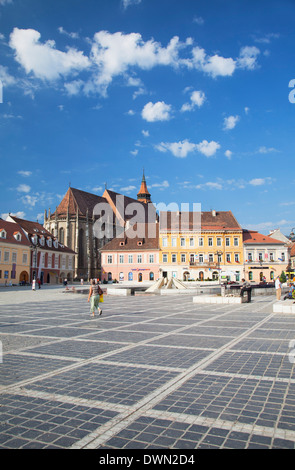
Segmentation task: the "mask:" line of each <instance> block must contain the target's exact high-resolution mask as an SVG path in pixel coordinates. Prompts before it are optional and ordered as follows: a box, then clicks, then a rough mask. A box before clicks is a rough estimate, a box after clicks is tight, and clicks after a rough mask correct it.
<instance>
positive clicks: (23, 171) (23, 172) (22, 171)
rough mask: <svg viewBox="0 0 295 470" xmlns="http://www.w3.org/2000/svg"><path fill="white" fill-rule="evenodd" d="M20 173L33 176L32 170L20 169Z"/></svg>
mask: <svg viewBox="0 0 295 470" xmlns="http://www.w3.org/2000/svg"><path fill="white" fill-rule="evenodd" d="M18 174H19V175H21V176H31V174H32V172H31V171H27V170H26V171H25V170H20V171H18Z"/></svg>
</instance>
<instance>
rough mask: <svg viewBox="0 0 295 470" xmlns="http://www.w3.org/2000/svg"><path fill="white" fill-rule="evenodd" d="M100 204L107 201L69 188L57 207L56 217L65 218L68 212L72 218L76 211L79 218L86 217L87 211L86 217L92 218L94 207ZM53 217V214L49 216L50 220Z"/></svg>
mask: <svg viewBox="0 0 295 470" xmlns="http://www.w3.org/2000/svg"><path fill="white" fill-rule="evenodd" d="M100 202H104V203H106V202H107V201H106V200H105V199H104V198H103V197H101V196H97V195H96V194H91V193H88V192H86V191H82V190H81V189H76V188H69V189H68V190H67V192H66V194H65V196H64V197H63V199H62V201H61V202H60V204H59V205H58V207H57V209H56V212H57V215H58V216H61V215H64V216H66V215H67V212H69V215H70V216H73V215H76V214H77V210H78V214H79V216H85V217H86V214H87V209H88V215H89V217H92V216H93V209H94V207H95V206H96V204H98V203H100ZM54 216H55V212H54V213H53V214H51V219H52V218H54Z"/></svg>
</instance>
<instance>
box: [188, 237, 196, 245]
mask: <svg viewBox="0 0 295 470" xmlns="http://www.w3.org/2000/svg"><path fill="white" fill-rule="evenodd" d="M189 246H195V240H194V239H193V238H190V239H189Z"/></svg>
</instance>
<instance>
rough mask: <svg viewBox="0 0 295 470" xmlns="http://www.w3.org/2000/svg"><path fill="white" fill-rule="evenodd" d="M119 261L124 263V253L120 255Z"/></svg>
mask: <svg viewBox="0 0 295 470" xmlns="http://www.w3.org/2000/svg"><path fill="white" fill-rule="evenodd" d="M119 263H120V264H122V263H124V255H120V256H119Z"/></svg>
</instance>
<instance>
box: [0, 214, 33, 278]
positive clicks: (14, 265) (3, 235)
mask: <svg viewBox="0 0 295 470" xmlns="http://www.w3.org/2000/svg"><path fill="white" fill-rule="evenodd" d="M30 258H31V250H30V243H29V241H28V240H27V237H26V236H25V234H24V232H23V231H22V229H21V227H20V226H19V225H18V224H15V223H13V222H7V221H4V220H2V219H1V220H0V285H8V286H9V285H11V284H19V283H26V282H29V281H30V262H31V259H30Z"/></svg>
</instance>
